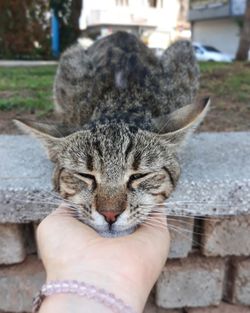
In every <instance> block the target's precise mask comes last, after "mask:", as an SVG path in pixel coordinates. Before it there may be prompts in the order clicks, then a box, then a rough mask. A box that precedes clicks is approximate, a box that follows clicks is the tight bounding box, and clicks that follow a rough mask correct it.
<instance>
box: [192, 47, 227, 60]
mask: <svg viewBox="0 0 250 313" xmlns="http://www.w3.org/2000/svg"><path fill="white" fill-rule="evenodd" d="M193 48H194V51H195V56H196V58H197V60H198V61H214V62H232V61H233V57H232V56H230V55H228V54H225V53H223V52H221V51H220V50H218V49H216V48H214V47H212V46H207V45H202V44H199V43H193Z"/></svg>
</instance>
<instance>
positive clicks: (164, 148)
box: [16, 99, 209, 235]
mask: <svg viewBox="0 0 250 313" xmlns="http://www.w3.org/2000/svg"><path fill="white" fill-rule="evenodd" d="M208 106H209V100H208V99H206V100H205V101H204V103H201V104H196V105H188V106H185V107H183V108H181V109H179V110H176V111H175V112H173V113H171V114H170V115H168V116H167V117H160V118H158V119H156V120H154V125H155V130H156V131H155V132H149V131H144V130H141V129H136V128H135V127H131V126H129V125H128V124H125V123H124V124H123V123H108V124H103V125H101V124H100V125H98V123H97V124H96V126H95V127H94V128H91V129H87V130H79V131H76V132H73V133H72V134H70V135H67V136H62V135H60V133H61V131H60V130H59V129H56V131H55V128H54V127H51V126H49V125H44V124H39V123H33V122H32V123H27V122H24V121H22V122H21V121H16V123H17V124H18V126H19V127H20V128H22V129H23V130H24V131H25V132H28V133H31V134H32V135H34V136H35V137H37V138H38V139H40V140H41V142H42V143H43V145H44V147H45V148H46V150H47V152H48V156H49V158H50V159H51V160H52V161H53V162H54V163H55V171H54V177H53V182H54V188H55V190H56V191H57V192H59V193H60V194H61V195H62V197H64V198H65V199H67V200H68V201H70V202H72V203H73V207H74V208H75V209H74V210H75V216H76V217H77V218H78V219H79V220H81V221H83V222H84V223H86V224H88V225H90V226H91V227H93V228H94V229H96V230H97V231H98V232H100V233H106V234H110V235H112V234H114V235H117V234H119V233H123V232H125V233H126V232H129V231H132V230H133V229H134V228H135V227H136V226H137V225H139V224H141V223H142V222H143V221H144V220H145V218H146V217H147V216H148V215H149V214H150V213H151V212H152V210H153V209H154V206H155V204H161V203H164V201H165V200H166V199H167V198H168V197H169V196H170V194H171V192H172V191H173V190H174V189H175V186H176V184H177V181H178V178H179V174H180V165H179V163H178V159H177V152H178V150H179V148H180V146H182V144H183V143H184V142H185V141H186V137H187V136H188V135H189V134H190V133H192V131H193V129H194V128H195V127H197V125H198V124H199V123H200V122H201V121H202V119H203V117H204V116H205V114H206V112H207V110H208ZM57 132H58V134H57ZM56 134H57V135H56Z"/></svg>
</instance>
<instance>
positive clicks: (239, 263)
mask: <svg viewBox="0 0 250 313" xmlns="http://www.w3.org/2000/svg"><path fill="white" fill-rule="evenodd" d="M232 283H233V288H232V294H231V299H230V300H231V302H233V303H239V304H243V305H250V258H248V259H245V260H236V261H235V262H234V274H233V281H232Z"/></svg>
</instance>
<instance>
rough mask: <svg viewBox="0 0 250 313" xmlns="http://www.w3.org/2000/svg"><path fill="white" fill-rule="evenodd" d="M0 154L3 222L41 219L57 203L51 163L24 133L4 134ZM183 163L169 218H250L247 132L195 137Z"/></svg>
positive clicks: (0, 215)
mask: <svg viewBox="0 0 250 313" xmlns="http://www.w3.org/2000/svg"><path fill="white" fill-rule="evenodd" d="M0 155H1V163H0V223H6V222H9V223H25V222H30V221H39V220H40V219H42V218H43V217H45V216H46V215H47V214H48V213H49V212H50V211H51V210H52V209H53V208H54V207H56V205H57V201H56V200H55V199H54V198H53V196H52V195H51V182H50V180H51V172H52V168H53V165H52V163H50V161H48V160H47V159H46V155H45V153H44V152H43V150H42V148H41V146H40V144H39V143H38V142H37V141H36V140H34V139H32V138H30V137H27V136H23V135H16V136H10V135H2V136H0ZM181 162H182V169H183V173H182V177H181V180H180V182H179V185H178V187H177V190H176V192H175V193H174V194H173V196H172V197H171V199H169V201H168V205H167V207H166V210H167V212H168V213H169V214H170V215H187V214H189V215H202V216H207V215H213V216H214V215H239V214H250V133H249V132H238V133H202V134H198V135H195V136H194V137H193V138H192V139H191V140H190V142H189V144H188V145H187V147H186V148H185V151H184V153H183V156H181ZM52 203H53V204H52Z"/></svg>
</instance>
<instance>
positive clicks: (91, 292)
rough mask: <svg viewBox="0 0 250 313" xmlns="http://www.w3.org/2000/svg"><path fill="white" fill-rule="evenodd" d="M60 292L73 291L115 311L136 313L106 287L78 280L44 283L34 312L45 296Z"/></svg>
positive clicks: (116, 312) (115, 312) (34, 304)
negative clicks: (99, 287) (100, 287)
mask: <svg viewBox="0 0 250 313" xmlns="http://www.w3.org/2000/svg"><path fill="white" fill-rule="evenodd" d="M58 293H73V294H77V295H79V296H83V297H87V298H89V299H92V300H95V301H96V302H99V303H102V304H103V305H105V306H106V307H108V308H110V309H111V310H112V312H113V313H135V312H134V311H133V309H132V308H131V307H129V306H128V305H126V304H125V303H124V302H123V301H122V299H119V298H116V296H115V295H114V294H112V293H108V292H107V291H106V290H104V289H97V288H96V287H95V286H93V285H89V284H86V283H84V282H78V281H76V280H64V281H51V282H49V283H47V284H44V285H43V286H42V288H41V291H40V293H39V294H38V295H37V296H36V297H35V299H34V301H33V308H32V313H36V312H38V311H39V308H40V306H41V303H42V301H43V299H44V297H45V296H49V295H52V294H58Z"/></svg>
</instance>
